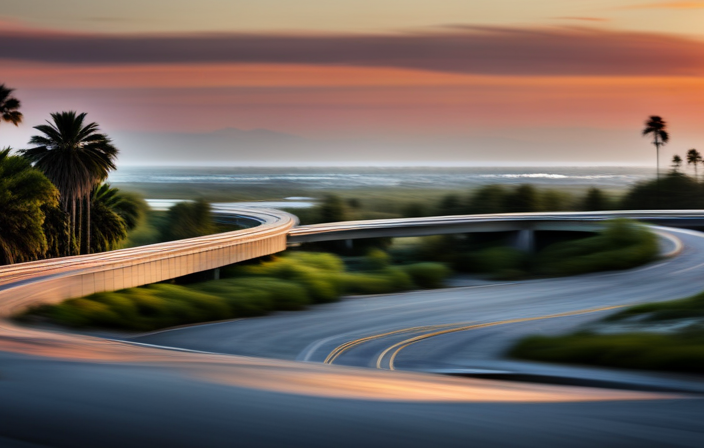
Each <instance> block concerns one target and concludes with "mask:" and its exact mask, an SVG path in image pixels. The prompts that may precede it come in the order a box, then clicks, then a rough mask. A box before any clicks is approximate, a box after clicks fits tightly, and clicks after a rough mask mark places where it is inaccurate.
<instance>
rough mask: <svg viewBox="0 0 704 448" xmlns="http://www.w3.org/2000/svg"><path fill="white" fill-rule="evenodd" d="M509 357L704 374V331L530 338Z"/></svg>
mask: <svg viewBox="0 0 704 448" xmlns="http://www.w3.org/2000/svg"><path fill="white" fill-rule="evenodd" d="M510 355H511V356H514V357H516V358H524V359H532V360H536V361H545V362H564V363H571V364H593V365H599V366H609V367H620V368H633V369H648V370H671V371H680V372H691V373H704V332H703V331H701V330H699V331H697V332H688V333H687V334H649V333H628V334H617V335H597V334H591V333H576V334H572V335H567V336H558V337H545V336H532V337H529V338H526V339H524V340H523V341H521V342H520V343H519V344H518V345H516V346H515V347H514V348H513V349H512V350H511V352H510Z"/></svg>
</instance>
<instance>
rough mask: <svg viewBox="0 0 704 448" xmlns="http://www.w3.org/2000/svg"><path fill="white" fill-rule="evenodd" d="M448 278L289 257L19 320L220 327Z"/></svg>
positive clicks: (382, 264) (436, 267)
mask: <svg viewBox="0 0 704 448" xmlns="http://www.w3.org/2000/svg"><path fill="white" fill-rule="evenodd" d="M449 273H450V271H449V269H447V268H446V267H445V266H443V265H442V264H438V263H423V264H411V265H404V266H393V265H391V264H390V262H389V258H388V256H387V255H386V254H384V253H381V252H373V253H371V254H370V255H369V256H368V257H367V259H366V264H365V266H364V268H363V270H362V271H356V272H351V271H349V270H347V269H346V268H345V265H344V263H343V261H342V260H341V259H340V258H338V257H336V256H335V255H332V254H321V253H307V252H292V253H287V254H285V255H284V256H282V257H270V259H268V260H259V261H255V262H250V263H245V264H240V265H233V266H230V267H228V268H225V269H223V270H222V273H221V276H222V277H223V278H222V279H220V280H213V281H206V282H199V283H193V284H188V285H177V284H165V283H160V284H154V285H149V286H146V287H140V288H131V289H126V290H122V291H116V292H103V293H98V294H92V295H90V296H87V297H82V298H77V299H71V300H67V301H65V302H62V303H60V304H57V305H41V306H39V307H36V308H33V309H31V310H30V311H29V312H28V313H27V314H25V315H23V316H21V317H20V318H21V319H30V320H31V319H36V318H44V319H49V320H50V321H51V322H54V323H58V324H61V325H68V326H72V327H79V328H80V327H102V328H114V329H125V330H136V331H147V330H153V329H157V328H164V327H169V326H174V325H182V324H188V323H195V322H204V321H209V320H218V319H231V318H237V317H250V316H259V315H263V314H266V313H269V312H271V311H276V310H300V309H303V308H305V307H306V306H308V305H310V304H315V303H325V302H332V301H336V300H338V299H339V298H340V296H341V295H343V294H382V293H391V292H398V291H407V290H410V289H416V288H419V287H421V288H437V287H441V286H442V284H443V281H444V280H445V278H446V277H447V276H448V275H449Z"/></svg>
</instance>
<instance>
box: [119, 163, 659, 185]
mask: <svg viewBox="0 0 704 448" xmlns="http://www.w3.org/2000/svg"><path fill="white" fill-rule="evenodd" d="M653 174H654V173H653V170H652V169H649V168H630V167H629V168H619V167H580V168H574V167H549V168H548V167H545V168H541V167H530V168H415V167H414V168H349V167H341V168H256V167H255V168H183V167H179V168H171V167H123V168H120V169H118V170H117V171H116V172H114V173H112V174H111V175H110V179H109V180H110V182H112V183H114V184H120V183H166V184H225V185H228V184H231V185H240V186H256V185H261V186H264V185H270V186H275V185H276V186H282V185H283V186H285V185H291V186H295V187H300V188H306V189H321V190H324V189H330V188H334V189H338V190H339V189H347V188H350V189H352V188H360V187H406V188H426V189H427V188H456V187H465V186H472V185H482V184H490V183H502V184H521V183H532V184H539V185H546V186H554V187H559V186H591V185H594V186H600V187H606V188H623V187H628V186H630V185H632V184H634V183H636V182H639V181H642V180H646V179H648V178H651V177H653Z"/></svg>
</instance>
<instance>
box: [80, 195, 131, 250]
mask: <svg viewBox="0 0 704 448" xmlns="http://www.w3.org/2000/svg"><path fill="white" fill-rule="evenodd" d="M91 202H92V203H93V205H92V207H91V209H90V214H91V222H90V224H91V226H92V227H93V229H92V234H93V239H92V240H91V249H92V250H93V251H94V252H103V251H106V250H113V249H117V248H118V247H119V245H120V242H122V240H124V239H125V238H126V237H127V230H128V225H127V222H126V221H127V220H126V219H125V218H123V216H122V215H121V214H120V212H121V211H122V212H124V210H125V207H124V205H125V204H124V202H125V200H124V198H123V197H122V196H121V195H120V191H119V190H118V189H117V188H112V187H111V186H110V184H105V183H104V184H100V185H99V186H98V187H97V188H96V189H95V190H93V194H92V195H91ZM132 211H133V210H132V209H130V207H129V205H128V206H127V216H128V218H127V219H130V220H131V221H134V222H136V220H137V218H136V217H134V216H133V215H132V213H131V212H132ZM134 212H135V213H137V211H136V210H135V211H134Z"/></svg>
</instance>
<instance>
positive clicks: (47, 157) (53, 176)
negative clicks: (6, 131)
mask: <svg viewBox="0 0 704 448" xmlns="http://www.w3.org/2000/svg"><path fill="white" fill-rule="evenodd" d="M85 117H86V114H85V113H81V114H77V113H76V112H74V111H69V112H56V113H53V114H51V118H52V120H53V122H52V121H47V124H43V125H39V126H35V127H34V129H36V130H38V131H39V132H41V133H42V134H43V135H35V136H33V137H32V138H31V139H30V141H29V143H30V144H31V145H35V146H34V147H33V148H29V149H24V150H22V151H21V154H22V155H23V156H24V157H25V158H27V160H29V161H30V162H32V163H33V164H34V166H36V167H37V168H39V169H40V170H41V171H43V172H44V174H45V175H46V176H47V177H48V178H49V180H51V181H52V182H53V183H54V185H56V188H58V189H59V192H60V193H61V205H62V207H63V209H64V210H65V211H66V212H67V213H68V214H69V222H70V229H71V230H70V233H71V235H72V236H73V238H75V237H76V235H78V236H79V237H78V240H79V241H80V242H81V250H80V251H81V252H82V253H89V252H90V247H91V244H90V203H91V201H90V195H91V192H92V191H93V188H94V187H95V186H96V185H98V184H99V183H100V182H102V181H103V180H105V179H106V178H107V176H108V173H109V172H110V171H111V170H114V169H115V168H116V167H115V158H116V157H117V153H118V150H117V148H115V147H114V146H113V144H112V141H111V140H110V139H109V138H108V137H107V135H105V134H103V133H101V132H99V131H100V129H99V127H98V124H97V123H88V124H85ZM84 203H85V204H86V212H85V221H86V224H85V226H83V221H84V219H82V215H83V204H84ZM77 205H78V213H79V216H78V218H79V219H78V221H77V220H76V206H77ZM83 227H85V232H83V233H82V232H81V230H82V228H83ZM76 229H78V232H77V230H76Z"/></svg>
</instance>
